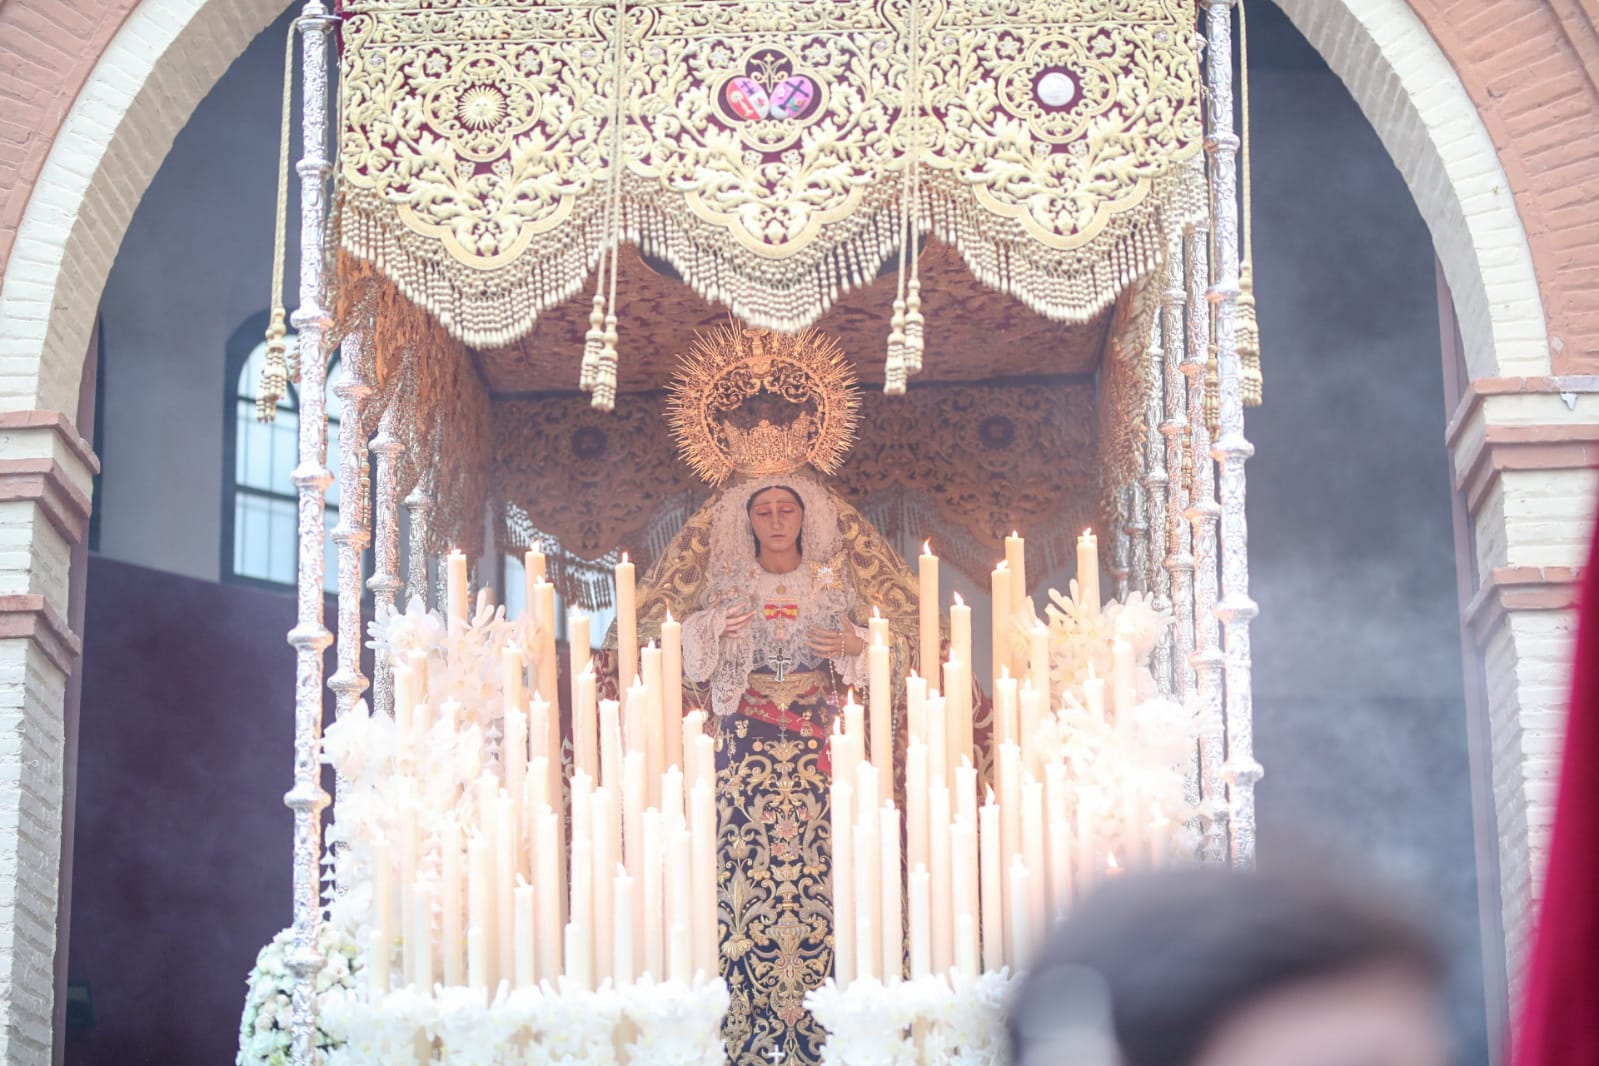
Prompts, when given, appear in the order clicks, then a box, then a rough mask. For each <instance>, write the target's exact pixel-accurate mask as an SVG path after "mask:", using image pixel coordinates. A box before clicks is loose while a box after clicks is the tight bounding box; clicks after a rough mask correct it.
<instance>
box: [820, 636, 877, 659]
mask: <svg viewBox="0 0 1599 1066" xmlns="http://www.w3.org/2000/svg"><path fill="white" fill-rule="evenodd" d="M805 646H806V647H808V648H810V649H811V650H812V651H814V652H816V653H817V654H819V655H825V656H827V657H828V658H830V659H853V658H855V656H857V655H859V654H860V653H861V651H862V649H864V648H865V647H866V642H865V641H863V640H862V639H861V638H860V637H858V636H856V635H855V632H854V630H852V629H808V630H806V631H805Z"/></svg>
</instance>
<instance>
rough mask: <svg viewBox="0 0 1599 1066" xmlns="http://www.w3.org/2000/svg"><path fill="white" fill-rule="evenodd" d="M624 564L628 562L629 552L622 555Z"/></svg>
mask: <svg viewBox="0 0 1599 1066" xmlns="http://www.w3.org/2000/svg"><path fill="white" fill-rule="evenodd" d="M622 562H624V563H625V562H627V552H623V553H622Z"/></svg>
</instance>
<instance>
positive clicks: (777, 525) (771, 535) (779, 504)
mask: <svg viewBox="0 0 1599 1066" xmlns="http://www.w3.org/2000/svg"><path fill="white" fill-rule="evenodd" d="M804 522H805V508H804V507H803V506H801V504H800V501H799V499H798V498H797V497H795V495H794V494H793V493H792V492H789V491H788V490H787V489H781V488H770V489H763V490H761V491H760V492H759V493H757V494H756V496H755V498H754V499H753V500H752V501H750V526H751V528H753V529H754V530H755V539H756V540H757V541H759V542H760V545H761V551H763V552H787V551H789V550H790V549H792V548H794V547H795V546H796V545H797V544H798V542H799V535H800V529H801V528H802V526H803V525H804Z"/></svg>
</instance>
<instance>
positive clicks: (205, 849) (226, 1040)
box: [66, 557, 294, 1066]
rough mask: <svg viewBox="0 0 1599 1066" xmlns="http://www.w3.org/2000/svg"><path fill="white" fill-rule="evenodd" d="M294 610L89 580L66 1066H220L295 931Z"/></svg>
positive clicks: (151, 582) (278, 602)
mask: <svg viewBox="0 0 1599 1066" xmlns="http://www.w3.org/2000/svg"><path fill="white" fill-rule="evenodd" d="M293 622H294V601H293V598H292V597H291V596H288V595H284V594H278V593H272V592H262V591H259V590H257V589H252V588H244V587H241V586H236V585H217V584H213V583H210V582H204V581H195V580H191V579H189V578H184V577H177V576H174V575H172V574H167V573H161V572H158V571H154V570H146V569H144V568H142V567H137V566H130V565H128V564H125V563H119V562H115V561H112V560H108V559H104V558H100V557H95V558H93V559H92V560H91V562H90V566H89V587H88V613H87V621H86V623H85V633H84V638H85V651H84V659H83V663H84V671H85V672H84V678H83V711H82V722H81V730H82V732H81V740H80V747H79V753H78V805H77V833H76V847H75V861H74V868H73V884H72V892H73V901H72V909H73V914H72V933H71V946H70V950H69V962H68V977H69V980H70V981H72V982H74V983H80V982H87V983H88V985H89V991H90V997H91V1004H92V1009H93V1025H92V1027H91V1028H88V1029H86V1030H80V1029H73V1030H71V1031H69V1032H68V1034H67V1040H66V1062H67V1064H68V1066H99V1064H106V1066H111V1064H117V1066H137V1064H141V1063H161V1064H163V1066H168V1064H170V1066H183V1064H187V1063H195V1064H202V1063H203V1064H206V1066H220V1064H225V1063H231V1062H232V1061H233V1056H234V1053H235V1051H236V1050H237V1032H238V1023H239V1012H240V1008H241V1007H242V1005H243V1002H244V981H245V975H246V974H247V973H248V971H249V969H250V967H251V965H252V964H253V963H254V960H255V954H256V952H257V951H258V950H259V949H260V947H261V945H262V944H264V943H266V941H267V940H269V939H270V938H271V937H272V935H273V934H274V933H275V932H276V931H277V930H279V929H280V928H282V927H283V926H284V925H286V924H288V921H289V914H290V895H289V892H290V845H291V827H292V815H291V812H290V811H289V810H288V809H287V808H286V807H284V806H283V794H284V792H286V791H287V790H288V788H289V786H290V785H291V784H292V773H293V726H294V722H293V709H294V691H293V689H294V659H293V650H292V649H291V648H289V646H288V645H287V644H286V643H285V642H284V634H285V633H286V632H287V631H288V629H289V627H290V626H291V625H293Z"/></svg>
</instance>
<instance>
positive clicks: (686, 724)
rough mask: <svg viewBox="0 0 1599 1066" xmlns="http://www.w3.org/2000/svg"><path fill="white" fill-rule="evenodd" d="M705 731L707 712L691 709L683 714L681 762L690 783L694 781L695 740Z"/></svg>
mask: <svg viewBox="0 0 1599 1066" xmlns="http://www.w3.org/2000/svg"><path fill="white" fill-rule="evenodd" d="M704 733H705V712H704V711H690V712H689V713H687V714H685V715H684V716H683V756H682V762H681V763H679V765H680V766H682V768H683V775H684V777H686V778H687V779H688V783H689V784H691V785H692V784H693V783H694V741H695V738H697V737H700V736H703V735H704Z"/></svg>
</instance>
